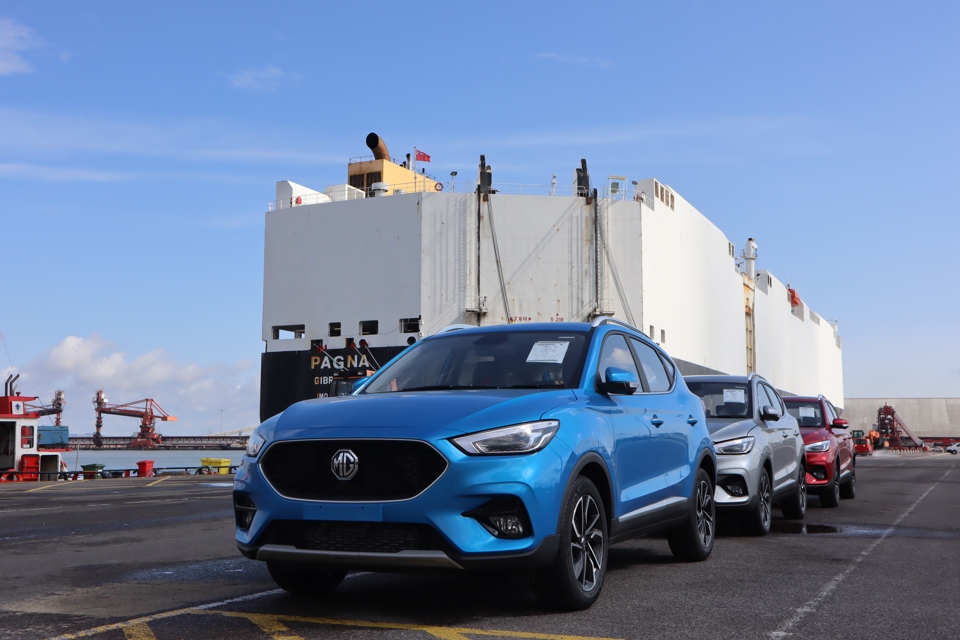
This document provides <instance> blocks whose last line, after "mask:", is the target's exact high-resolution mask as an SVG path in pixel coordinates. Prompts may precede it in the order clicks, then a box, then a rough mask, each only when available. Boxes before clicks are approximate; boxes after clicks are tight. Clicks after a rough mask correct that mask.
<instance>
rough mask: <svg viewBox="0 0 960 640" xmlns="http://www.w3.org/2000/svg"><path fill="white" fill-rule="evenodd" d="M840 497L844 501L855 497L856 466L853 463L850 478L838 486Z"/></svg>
mask: <svg viewBox="0 0 960 640" xmlns="http://www.w3.org/2000/svg"><path fill="white" fill-rule="evenodd" d="M840 497H841V498H843V499H844V500H853V499H854V498H856V497H857V465H856V462H854V464H853V466H851V467H850V477H849V478H847V481H846V482H844V483H843V484H841V485H840Z"/></svg>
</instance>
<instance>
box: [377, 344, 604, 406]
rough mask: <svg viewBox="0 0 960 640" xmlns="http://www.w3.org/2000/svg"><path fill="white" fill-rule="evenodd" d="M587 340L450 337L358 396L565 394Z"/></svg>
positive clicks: (389, 370) (408, 356)
mask: <svg viewBox="0 0 960 640" xmlns="http://www.w3.org/2000/svg"><path fill="white" fill-rule="evenodd" d="M587 340H588V334H586V333H577V332H570V331H563V332H548V331H491V332H489V333H483V334H476V333H473V334H457V333H451V334H449V335H444V336H441V337H437V338H431V339H428V340H424V341H423V342H421V343H420V344H418V345H417V346H416V347H414V348H413V349H410V350H409V351H407V352H406V353H405V354H403V355H402V356H401V357H400V358H399V359H398V360H397V361H396V362H394V363H393V364H391V365H389V366H388V367H385V368H384V369H383V370H382V371H381V372H380V374H379V375H378V376H377V379H376V380H374V381H372V382H371V383H370V384H369V385H367V386H366V387H365V388H364V389H363V390H362V391H361V392H360V393H361V394H368V393H390V392H393V391H433V390H439V389H568V388H572V387H576V386H577V384H578V383H579V380H580V372H581V371H582V369H583V358H584V355H585V353H586V344H587Z"/></svg>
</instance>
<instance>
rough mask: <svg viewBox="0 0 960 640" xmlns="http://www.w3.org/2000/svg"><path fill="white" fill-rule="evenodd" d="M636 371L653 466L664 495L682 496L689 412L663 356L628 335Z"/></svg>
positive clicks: (687, 458) (688, 436)
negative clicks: (649, 427)
mask: <svg viewBox="0 0 960 640" xmlns="http://www.w3.org/2000/svg"><path fill="white" fill-rule="evenodd" d="M630 346H631V347H633V351H634V354H635V355H636V356H637V361H638V362H639V363H640V374H641V375H642V376H643V389H644V397H643V398H642V400H643V402H644V404H645V405H646V406H647V409H648V410H649V411H652V414H651V419H650V421H651V425H652V426H653V429H652V430H651V438H650V448H651V451H652V456H653V458H654V469H655V471H656V473H657V474H658V475H660V476H662V478H663V483H664V487H665V490H666V496H669V497H676V496H682V495H685V493H684V491H682V490H681V488H680V485H681V483H682V482H683V481H684V479H685V478H686V477H687V476H688V475H689V474H690V472H691V471H690V461H689V457H690V456H689V451H690V427H691V425H690V424H689V423H688V422H687V419H688V418H689V415H688V414H687V413H685V412H684V407H683V406H682V403H681V402H680V401H679V400H678V399H677V397H676V394H675V393H674V392H673V390H674V380H673V375H674V374H673V372H669V371H667V368H666V366H665V365H664V363H663V359H662V358H661V357H660V356H659V355H658V353H657V351H656V349H654V347H652V346H651V345H649V344H647V343H645V342H643V341H641V340H639V339H637V338H634V337H631V338H630Z"/></svg>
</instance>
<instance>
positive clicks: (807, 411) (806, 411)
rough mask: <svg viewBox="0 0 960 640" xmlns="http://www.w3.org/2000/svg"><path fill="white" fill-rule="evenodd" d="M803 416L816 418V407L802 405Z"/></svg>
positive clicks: (801, 413)
mask: <svg viewBox="0 0 960 640" xmlns="http://www.w3.org/2000/svg"><path fill="white" fill-rule="evenodd" d="M800 417H801V418H816V417H817V410H816V409H815V408H814V407H800Z"/></svg>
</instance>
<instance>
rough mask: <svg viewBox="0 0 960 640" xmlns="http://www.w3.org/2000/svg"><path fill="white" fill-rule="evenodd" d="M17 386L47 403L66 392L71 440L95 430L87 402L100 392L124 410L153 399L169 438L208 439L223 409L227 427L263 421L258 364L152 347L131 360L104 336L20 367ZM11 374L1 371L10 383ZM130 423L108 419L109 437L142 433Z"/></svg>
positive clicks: (72, 341) (73, 341) (64, 344)
mask: <svg viewBox="0 0 960 640" xmlns="http://www.w3.org/2000/svg"><path fill="white" fill-rule="evenodd" d="M21 371H22V374H23V375H21V377H20V380H19V381H18V383H17V386H18V389H19V390H20V391H21V392H22V393H23V395H34V396H39V397H40V401H42V402H49V401H50V400H51V399H52V397H53V392H54V390H56V389H63V390H64V391H65V392H66V398H67V405H66V408H65V410H64V415H63V423H64V424H66V425H68V426H69V427H70V432H71V433H72V434H80V433H90V432H92V431H93V430H94V425H95V422H96V413H95V412H94V410H93V405H92V403H91V402H90V400H91V399H92V398H93V396H94V394H95V393H96V391H97V390H98V389H103V390H104V391H106V393H107V398H108V399H109V401H110V402H111V403H116V404H124V403H128V402H135V401H137V400H141V399H144V398H153V399H154V400H156V401H157V403H158V404H160V406H161V407H163V409H164V410H165V411H167V412H168V413H170V414H172V415H175V416H177V418H178V420H177V421H176V422H166V423H161V422H158V423H157V429H158V431H160V432H161V433H164V434H167V435H206V434H207V433H209V432H211V431H217V430H219V425H220V409H225V410H226V411H225V413H224V416H225V419H224V428H227V427H228V426H229V428H231V429H237V428H241V427H251V426H255V425H256V424H257V423H259V417H258V416H259V407H258V403H259V398H260V393H259V388H260V379H259V371H258V367H257V366H256V365H255V363H254V362H252V361H249V360H241V361H238V362H233V363H224V364H217V365H212V366H200V365H196V364H193V363H189V362H183V361H180V360H177V359H176V358H175V357H173V356H172V355H171V354H169V353H167V352H165V351H163V350H161V349H155V350H153V351H150V352H147V353H144V354H140V355H136V356H133V357H130V356H128V355H127V354H126V353H124V352H123V351H121V350H119V349H118V348H117V346H116V345H114V344H112V343H110V342H109V341H107V340H104V339H103V338H101V337H99V336H96V335H94V336H90V337H87V338H82V337H78V336H68V337H66V338H64V339H63V340H62V341H61V342H60V343H59V344H57V345H55V346H54V347H52V348H51V349H49V350H48V351H46V352H45V353H44V354H42V355H41V356H39V357H37V358H36V359H34V361H33V362H31V363H30V364H28V365H27V366H25V367H22V369H21ZM11 372H12V370H11V369H8V370H6V371H4V372H0V376H2V377H3V378H4V379H6V377H7V375H9V374H10V373H11ZM138 424H139V423H138V422H137V420H136V419H133V418H123V417H116V416H104V429H103V433H104V435H110V436H121V435H129V434H131V433H133V432H134V431H136V430H137V427H138Z"/></svg>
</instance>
